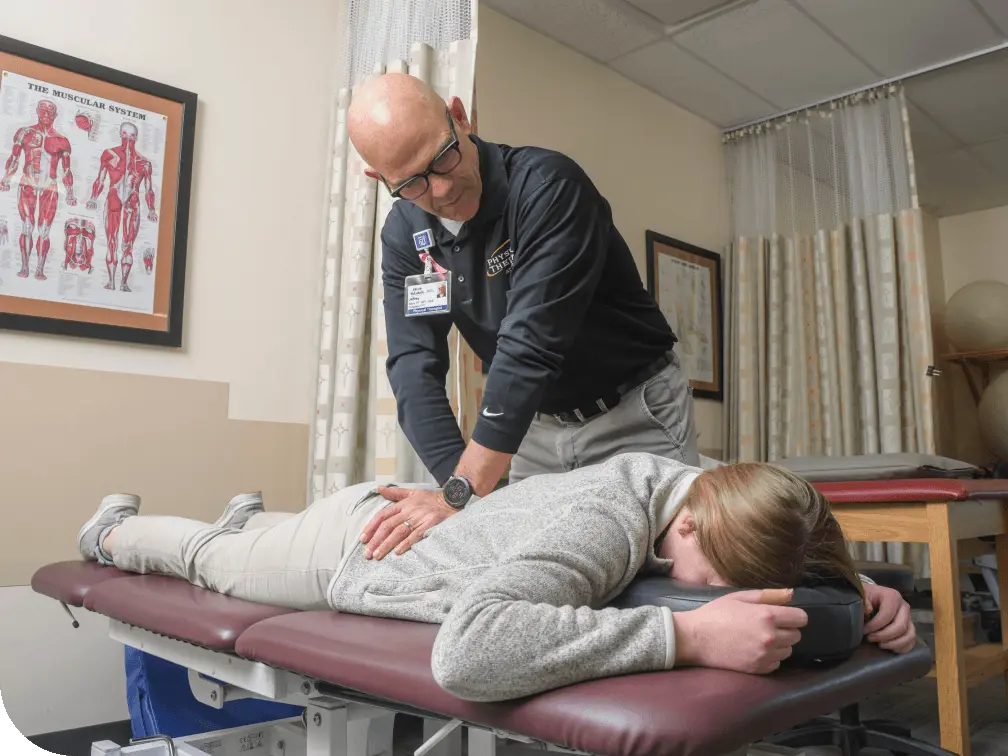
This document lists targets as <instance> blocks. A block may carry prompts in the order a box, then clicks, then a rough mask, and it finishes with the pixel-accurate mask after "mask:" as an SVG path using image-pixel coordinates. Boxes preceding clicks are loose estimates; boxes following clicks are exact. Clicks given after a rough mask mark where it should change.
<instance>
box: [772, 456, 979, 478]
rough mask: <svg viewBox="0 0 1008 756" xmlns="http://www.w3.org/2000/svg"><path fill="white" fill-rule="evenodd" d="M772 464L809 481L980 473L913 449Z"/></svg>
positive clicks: (798, 458)
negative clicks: (910, 450) (915, 451)
mask: <svg viewBox="0 0 1008 756" xmlns="http://www.w3.org/2000/svg"><path fill="white" fill-rule="evenodd" d="M775 464H778V465H780V466H781V467H785V468H787V469H789V470H791V471H792V472H795V473H797V474H798V475H800V476H802V477H803V478H805V479H806V480H809V481H835V480H884V479H892V478H899V479H905V478H973V477H976V476H977V474H979V473H980V472H981V470H980V468H979V467H977V466H976V465H973V464H970V463H969V462H963V461H962V460H958V459H949V458H948V457H941V456H938V455H935V454H919V453H914V452H895V453H889V454H845V455H834V456H805V457H790V458H788V459H782V460H778V461H777V462H776V463H775Z"/></svg>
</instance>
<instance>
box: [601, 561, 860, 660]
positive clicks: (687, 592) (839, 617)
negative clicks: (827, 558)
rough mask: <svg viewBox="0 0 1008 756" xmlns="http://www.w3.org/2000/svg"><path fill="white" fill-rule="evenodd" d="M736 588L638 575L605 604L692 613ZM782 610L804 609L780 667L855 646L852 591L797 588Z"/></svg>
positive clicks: (843, 655) (837, 656)
mask: <svg viewBox="0 0 1008 756" xmlns="http://www.w3.org/2000/svg"><path fill="white" fill-rule="evenodd" d="M736 590H739V589H736V588H714V587H711V586H697V585H691V584H688V583H681V582H679V581H677V580H672V579H671V578H663V577H641V578H637V579H636V580H634V582H633V583H631V584H630V586H629V587H628V588H627V589H626V590H625V591H624V592H623V593H622V594H620V595H619V596H618V597H617V598H616V599H615V600H614V601H613V602H611V604H610V605H611V606H615V607H619V608H629V607H635V606H667V607H668V608H669V609H671V610H672V611H673V612H685V611H689V610H690V609H696V608H697V607H699V606H702V605H703V604H706V603H708V602H710V601H713V600H714V599H716V598H719V597H721V596H724V595H727V594H729V593H732V592H734V591H736ZM788 606H796V607H798V608H800V609H804V610H805V612H806V614H808V624H807V625H806V626H805V627H803V628H802V629H801V640H799V641H798V643H796V644H795V645H794V647H793V649H792V654H791V656H790V657H789V658H788V659H787V660H786V662H785V664H789V665H791V666H799V667H810V666H818V665H822V664H833V663H836V662H840V661H843V660H844V659H847V658H849V657H850V656H851V655H852V654H853V653H854V651H855V650H856V649H857V647H858V646H859V645H861V636H862V630H863V628H864V622H865V617H864V603H863V602H862V600H861V596H859V595H858V592H857V591H855V590H854V589H853V588H851V587H848V586H844V587H835V586H832V585H817V586H800V587H798V588H795V591H794V596H793V597H792V598H791V601H790V603H789V604H788Z"/></svg>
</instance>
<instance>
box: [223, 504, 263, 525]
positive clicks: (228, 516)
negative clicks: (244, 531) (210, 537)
mask: <svg viewBox="0 0 1008 756" xmlns="http://www.w3.org/2000/svg"><path fill="white" fill-rule="evenodd" d="M249 509H252V510H254V511H255V512H257V513H258V512H264V511H266V510H265V508H264V507H263V504H262V502H261V501H242V502H239V503H238V504H230V505H228V507H227V508H226V509H225V510H224V514H223V515H221V518H220V519H219V520H217V522H216V523H215V525H216V526H217V527H218V528H227V527H230V525H231V522H232V521H233V520H234V519H235V518H236V517H237V516H238V515H240V514H242V513H243V512H245V511H246V510H249Z"/></svg>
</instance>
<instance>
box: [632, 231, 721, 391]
mask: <svg viewBox="0 0 1008 756" xmlns="http://www.w3.org/2000/svg"><path fill="white" fill-rule="evenodd" d="M645 242H646V249H647V253H646V254H647V290H648V293H649V294H651V296H652V297H654V299H655V301H656V302H658V306H659V308H662V307H663V303H662V301H661V299H660V296H659V283H660V282H659V281H658V260H657V256H658V255H668V256H669V257H672V258H674V259H677V260H680V261H683V262H686V263H689V264H691V265H694V266H697V265H699V266H700V267H703V268H706V269H707V270H708V271H709V272H710V279H709V280H710V291H711V327H712V328H713V330H714V331H715V333H714V334H712V336H711V341H712V342H713V349H712V352H713V358H714V361H715V363H716V364H715V366H714V368H713V371H712V372H713V374H714V379H713V380H712V381H701V380H697V379H694V378H693V377H692V376H691V377H690V386H691V388H692V389H693V396H695V397H698V398H701V399H713V400H715V401H723V400H724V358H725V354H724V302H723V296H724V295H723V291H722V288H723V281H722V278H721V255H719V254H718V253H716V252H712V251H711V250H709V249H704V248H703V247H698V246H697V245H695V244H690V243H688V242H684V241H682V240H681V239H675V238H673V237H671V236H666V235H664V234H661V233H658V232H657V231H651V230H647V231H646V232H645ZM663 312H664V309H663ZM676 336H677V337H678V338H679V339H680V343H679V344H677V345H676V352H677V354H678V355H679V359H680V361H681V362H682V363H683V367H684V369H689V367H690V364H689V363H690V360H689V357H688V355H686V354H685V353H684V352H685V350H684V349H683V344H682V340H683V338H684V336H683V334H680V333H677V334H676Z"/></svg>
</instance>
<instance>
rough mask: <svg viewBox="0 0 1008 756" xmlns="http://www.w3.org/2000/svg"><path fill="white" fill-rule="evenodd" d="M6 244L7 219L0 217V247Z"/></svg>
mask: <svg viewBox="0 0 1008 756" xmlns="http://www.w3.org/2000/svg"><path fill="white" fill-rule="evenodd" d="M6 246H7V219H6V218H0V247H6Z"/></svg>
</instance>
